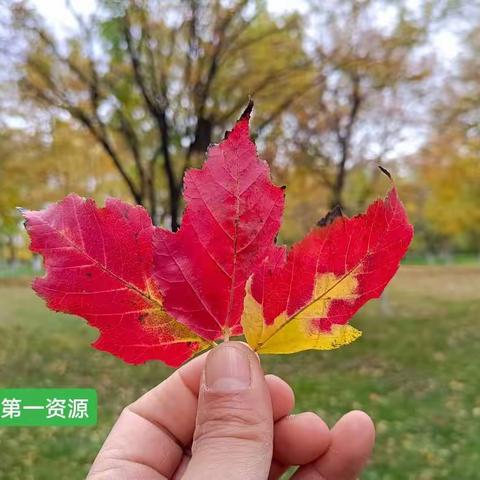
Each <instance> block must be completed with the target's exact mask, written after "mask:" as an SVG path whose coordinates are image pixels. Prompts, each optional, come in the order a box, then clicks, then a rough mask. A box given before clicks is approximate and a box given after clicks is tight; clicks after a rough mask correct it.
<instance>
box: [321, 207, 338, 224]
mask: <svg viewBox="0 0 480 480" xmlns="http://www.w3.org/2000/svg"><path fill="white" fill-rule="evenodd" d="M339 217H343V212H342V208H341V207H340V205H336V206H335V207H333V208H332V210H330V211H329V212H328V213H327V214H326V215H325V216H324V217H323V218H321V219H320V220H319V221H318V222H317V227H326V226H328V225H330V224H331V223H333V222H334V221H335V219H337V218H339Z"/></svg>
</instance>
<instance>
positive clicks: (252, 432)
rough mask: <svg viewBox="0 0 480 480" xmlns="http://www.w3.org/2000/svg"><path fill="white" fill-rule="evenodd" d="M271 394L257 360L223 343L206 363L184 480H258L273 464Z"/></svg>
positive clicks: (247, 351)
mask: <svg viewBox="0 0 480 480" xmlns="http://www.w3.org/2000/svg"><path fill="white" fill-rule="evenodd" d="M272 445H273V417H272V404H271V400H270V393H269V390H268V387H267V384H266V382H265V377H264V374H263V371H262V369H261V367H260V363H259V361H258V358H257V356H256V355H255V354H254V353H253V352H252V350H250V348H248V347H247V346H246V345H244V344H242V343H238V342H227V343H223V344H222V345H220V346H218V347H216V348H215V349H214V350H212V351H211V352H210V353H209V354H208V357H207V360H206V363H205V369H204V372H203V377H202V380H201V385H200V393H199V398H198V410H197V422H196V427H195V434H194V438H193V445H192V459H191V460H190V463H189V465H188V468H187V471H186V472H185V476H184V477H182V478H183V479H184V480H186V479H188V480H194V479H199V478H208V479H209V480H216V479H225V478H228V479H232V480H237V479H238V480H240V479H241V480H261V479H267V478H268V472H269V470H270V464H271V460H272Z"/></svg>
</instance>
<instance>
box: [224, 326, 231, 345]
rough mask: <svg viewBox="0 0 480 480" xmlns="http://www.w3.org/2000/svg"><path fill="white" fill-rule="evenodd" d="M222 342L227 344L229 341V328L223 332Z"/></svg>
mask: <svg viewBox="0 0 480 480" xmlns="http://www.w3.org/2000/svg"><path fill="white" fill-rule="evenodd" d="M223 341H224V342H229V341H230V329H229V328H226V329H225V330H224V331H223Z"/></svg>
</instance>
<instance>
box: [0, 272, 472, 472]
mask: <svg viewBox="0 0 480 480" xmlns="http://www.w3.org/2000/svg"><path fill="white" fill-rule="evenodd" d="M479 285H480V268H478V267H440V266H438V267H413V266H408V267H403V268H402V270H401V271H400V272H399V274H398V276H397V277H396V279H395V280H394V282H393V283H392V285H391V286H390V287H389V289H388V293H387V299H388V302H387V305H385V304H383V305H382V304H381V303H380V302H372V303H371V304H369V305H368V306H367V307H366V308H364V309H363V310H362V312H361V313H360V314H359V315H358V316H357V317H356V318H355V320H354V321H353V324H354V325H355V326H356V327H358V328H360V329H361V330H363V332H364V336H363V337H362V338H361V339H360V340H358V341H357V342H356V343H354V344H353V345H351V346H348V347H344V348H342V349H340V350H337V351H333V352H307V353H302V354H296V355H290V356H267V357H263V363H264V366H265V368H266V370H267V371H268V372H271V373H275V374H277V375H280V376H282V377H283V378H285V379H286V380H287V381H288V382H290V384H291V385H292V386H293V388H294V390H295V392H296V397H297V407H296V408H297V409H298V410H313V411H316V412H318V413H319V414H320V415H322V416H323V417H324V418H325V420H326V421H327V422H328V423H329V424H330V425H332V424H333V423H334V422H335V421H336V420H337V419H338V418H339V417H340V416H341V415H342V413H344V412H346V411H347V410H350V409H357V408H361V409H364V410H366V411H367V412H369V413H370V415H371V416H372V417H373V418H374V420H375V423H376V426H377V433H378V441H377V446H376V449H375V454H374V457H373V459H372V463H371V465H370V467H369V469H368V470H367V471H366V472H365V474H364V475H363V477H362V478H364V479H370V480H374V479H375V480H376V479H381V480H389V479H402V480H404V479H412V480H413V479H414V480H427V479H435V480H437V479H447V478H448V479H453V478H455V479H478V478H480V473H479V472H480V447H479V440H478V438H479V436H480V368H479V359H480V328H479V326H480V290H479ZM95 336H96V332H95V330H93V329H90V328H88V327H87V326H86V324H85V323H84V322H83V321H81V320H79V319H77V318H74V317H68V316H64V315H59V314H54V313H52V312H49V311H48V310H47V309H46V307H45V306H44V305H43V302H42V301H41V300H39V299H38V298H36V297H35V295H34V294H33V293H32V292H31V290H30V289H29V288H28V286H25V285H22V282H18V281H3V283H1V284H0V386H1V387H94V388H96V389H97V391H98V394H99V423H98V426H97V427H90V428H3V429H0V478H1V479H4V480H13V479H15V480H30V479H32V480H33V479H35V480H44V479H45V480H47V479H48V480H51V479H67V478H68V479H71V480H75V479H83V478H84V477H85V474H86V472H87V470H88V467H89V465H90V463H91V462H92V460H93V458H94V456H95V454H96V452H97V451H98V449H99V447H100V445H101V443H102V441H103V439H104V438H105V436H106V435H107V432H108V431H109V429H110V427H111V425H112V423H113V421H114V419H115V418H116V416H117V415H118V414H119V412H120V411H121V409H122V407H123V406H125V405H126V404H127V403H129V402H131V401H132V400H134V399H135V398H137V397H138V396H139V395H141V394H142V393H143V392H145V391H146V390H148V389H150V388H152V387H153V386H154V385H156V384H157V383H158V382H160V381H161V380H162V379H163V378H164V377H165V376H167V375H168V374H169V372H170V370H169V369H168V368H166V367H164V366H163V365H162V364H160V363H152V362H151V363H148V364H146V365H142V366H137V367H133V366H128V365H125V364H123V363H122V362H121V361H120V360H117V359H116V358H114V357H112V356H110V355H108V354H105V353H101V352H97V351H94V350H93V349H91V348H90V346H89V344H90V342H91V341H93V340H94V338H95Z"/></svg>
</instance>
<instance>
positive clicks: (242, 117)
mask: <svg viewBox="0 0 480 480" xmlns="http://www.w3.org/2000/svg"><path fill="white" fill-rule="evenodd" d="M252 110H253V98H252V97H250V98H249V100H248V104H247V106H246V107H245V110H244V111H243V113H242V114H241V115H240V118H239V120H250V115H251V113H252Z"/></svg>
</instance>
